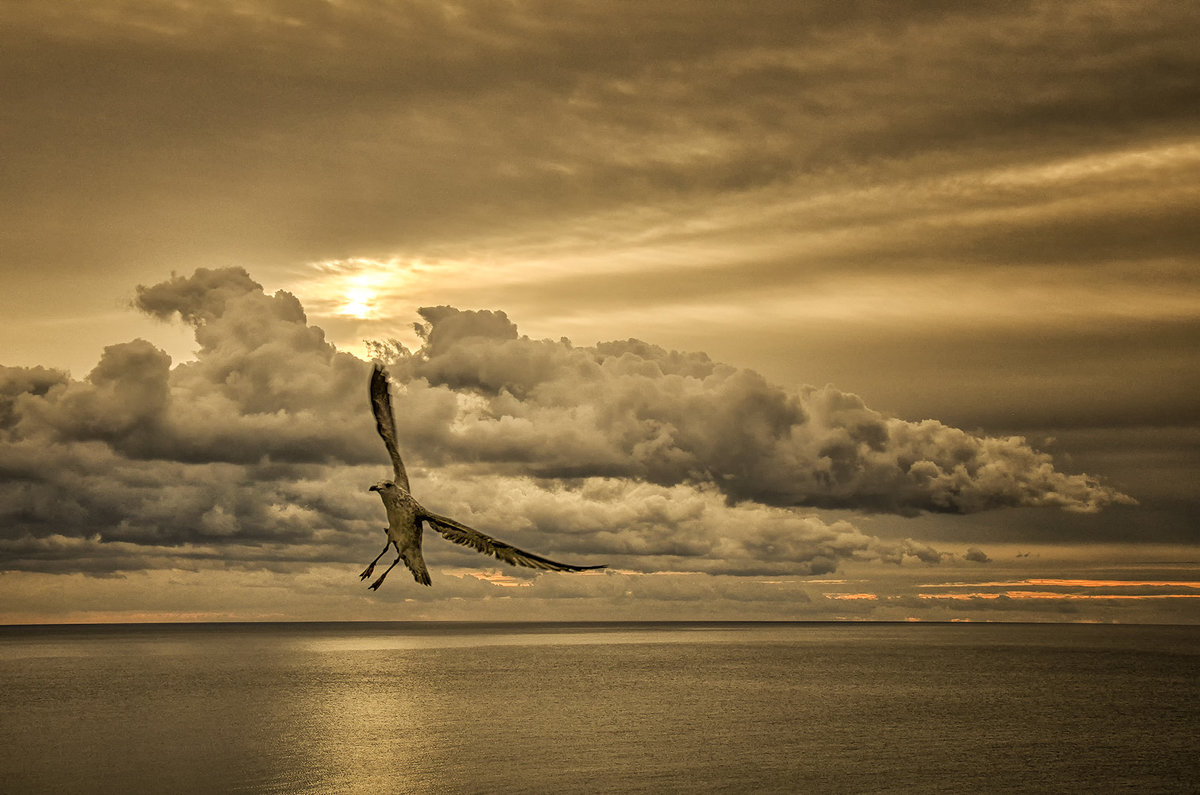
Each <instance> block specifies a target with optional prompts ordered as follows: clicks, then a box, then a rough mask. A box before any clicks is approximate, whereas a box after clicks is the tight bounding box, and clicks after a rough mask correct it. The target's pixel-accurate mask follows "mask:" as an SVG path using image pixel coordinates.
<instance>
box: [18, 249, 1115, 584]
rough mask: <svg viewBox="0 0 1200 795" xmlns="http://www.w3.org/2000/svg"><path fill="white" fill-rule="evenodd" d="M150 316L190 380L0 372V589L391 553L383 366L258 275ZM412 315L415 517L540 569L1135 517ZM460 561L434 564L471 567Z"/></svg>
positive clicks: (877, 550)
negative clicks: (184, 330)
mask: <svg viewBox="0 0 1200 795" xmlns="http://www.w3.org/2000/svg"><path fill="white" fill-rule="evenodd" d="M135 305H136V306H137V307H138V308H139V309H141V310H142V311H144V312H146V313H148V314H150V315H153V316H155V317H158V318H161V319H170V318H173V317H176V316H178V317H179V318H181V319H182V320H183V321H184V322H186V323H188V324H190V325H191V326H192V327H193V328H194V332H195V339H196V343H197V346H198V347H197V350H196V358H195V360H194V361H188V362H183V363H180V364H176V365H174V366H172V365H171V361H170V358H169V357H168V356H167V355H166V354H165V353H163V352H162V351H160V350H158V349H156V348H155V347H154V346H153V345H152V344H150V343H148V342H146V341H144V340H134V341H131V342H127V343H121V344H116V345H111V346H109V347H107V348H106V349H105V350H104V354H103V355H102V357H101V359H100V361H99V363H98V364H97V365H96V367H95V368H94V369H93V370H92V371H91V373H89V374H88V376H87V377H86V378H85V379H83V380H74V379H71V378H70V377H68V376H67V375H66V374H64V373H60V372H57V371H53V370H47V369H44V368H37V367H35V368H12V367H6V368H0V474H2V475H3V479H2V480H0V526H2V527H3V528H4V529H3V533H2V534H0V542H2V543H0V555H2V558H0V559H2V560H3V565H4V567H5V568H8V569H44V570H63V571H69V570H75V571H88V572H92V573H98V572H104V571H125V570H130V569H135V568H138V567H140V566H141V567H154V566H162V565H169V566H181V567H188V566H195V565H202V564H204V563H205V562H209V563H211V562H213V561H225V562H228V563H231V564H233V565H244V566H253V567H265V568H271V567H276V568H285V569H286V568H288V567H295V566H304V565H308V564H313V563H316V562H324V561H337V562H343V561H345V562H349V561H353V560H356V559H357V558H360V557H363V556H364V554H365V552H364V549H365V548H367V547H369V548H370V549H372V550H373V549H374V547H375V546H376V545H377V543H378V539H379V536H380V535H381V533H380V527H381V525H382V522H383V518H382V514H381V512H380V510H379V505H378V504H377V502H376V501H375V500H374V499H373V497H372V495H369V494H368V493H367V492H366V491H365V490H364V488H363V484H365V483H369V482H371V481H373V480H374V479H375V478H376V477H377V476H378V474H379V470H380V469H382V468H384V467H386V456H385V455H384V452H383V449H382V445H381V444H380V442H379V440H378V437H377V436H376V435H375V432H374V426H373V420H372V418H371V416H370V413H369V411H368V409H367V399H366V387H365V385H366V383H367V373H368V371H369V367H370V365H369V364H368V363H367V362H364V361H362V360H360V359H358V358H356V357H354V356H351V355H349V354H347V353H344V352H340V351H338V350H336V349H335V348H334V346H333V345H331V344H330V343H329V342H327V341H326V339H325V337H324V334H323V332H322V331H321V329H320V328H317V327H315V326H312V325H310V324H309V323H308V321H307V317H306V315H305V313H304V310H303V308H302V307H301V305H300V303H299V301H297V299H296V298H295V297H294V296H293V295H291V294H289V293H287V292H284V291H279V292H276V293H274V294H273V295H268V294H267V293H266V292H264V291H263V289H262V287H261V286H260V285H259V284H258V283H257V282H255V281H253V280H252V279H251V278H250V277H249V275H248V274H247V273H246V272H245V271H244V270H242V269H237V268H233V269H225V270H205V269H200V270H197V271H196V272H195V273H194V274H192V275H191V276H186V277H185V276H179V275H176V276H173V277H172V278H170V279H168V280H166V281H163V282H161V283H158V284H154V285H151V286H143V287H139V288H138V290H137V293H136V298H135ZM420 314H421V318H422V320H423V323H422V324H420V336H421V337H422V339H423V342H424V344H423V346H422V347H421V348H420V349H419V350H417V351H408V350H405V349H403V348H402V347H400V346H396V345H392V346H388V345H382V346H380V347H379V350H381V351H382V350H386V351H389V355H390V356H391V358H392V359H393V361H392V362H391V370H392V374H393V377H394V379H395V382H396V384H395V392H396V397H395V400H396V406H397V412H396V413H397V422H398V425H399V431H400V436H401V441H402V445H403V448H404V451H405V457H406V461H407V462H408V463H409V465H410V467H411V468H412V470H413V473H412V474H413V480H414V486H415V487H416V488H417V490H418V492H419V494H418V496H419V498H420V499H422V501H424V502H425V503H426V504H427V505H429V506H430V507H431V508H432V509H433V510H438V511H439V512H442V513H448V514H450V515H453V516H456V517H457V518H459V519H460V520H462V521H464V522H467V523H468V524H472V525H475V526H477V527H479V528H480V529H481V530H484V531H486V532H494V533H495V534H496V535H498V536H500V537H502V538H504V539H505V540H508V541H511V542H512V543H516V544H518V545H522V546H528V547H529V548H532V549H536V550H538V551H539V552H542V553H544V554H553V555H556V556H558V555H572V556H574V557H577V558H579V559H580V560H581V562H585V563H586V562H601V561H603V562H607V563H610V565H614V566H617V567H621V568H625V569H628V570H631V571H642V572H652V571H690V572H705V573H709V574H712V575H727V574H728V575H743V576H744V575H766V574H788V573H790V574H820V573H826V572H832V571H834V570H836V569H837V568H838V566H839V565H840V564H841V563H842V562H844V561H848V560H884V561H891V562H896V563H907V562H923V563H927V564H931V563H938V562H940V561H941V560H943V559H944V558H945V557H946V556H945V555H944V553H940V552H938V551H937V550H935V549H933V548H932V547H929V546H928V545H925V544H923V543H920V542H918V541H914V540H907V541H905V542H902V543H900V544H896V543H891V542H884V541H882V540H880V539H877V538H874V537H872V536H869V535H866V534H864V533H862V532H861V531H860V530H859V529H858V528H857V527H855V526H854V525H852V524H851V523H849V522H847V521H835V522H832V523H829V522H826V521H823V520H822V519H820V518H818V517H816V516H809V515H804V514H802V513H800V512H798V511H796V510H794V508H795V507H796V506H809V507H823V506H837V507H849V508H856V509H862V510H872V511H892V512H898V513H915V512H918V511H955V512H967V511H979V510H985V509H989V508H998V507H1004V506H1016V505H1026V506H1030V505H1042V506H1057V507H1061V508H1065V509H1068V510H1072V511H1095V510H1098V509H1100V508H1102V507H1103V506H1105V505H1107V504H1110V503H1114V502H1123V501H1128V498H1126V497H1124V496H1123V495H1121V494H1119V493H1117V492H1115V491H1114V490H1112V489H1109V488H1107V487H1105V486H1102V485H1099V484H1097V483H1096V482H1094V481H1093V480H1092V479H1090V478H1088V477H1086V476H1083V475H1066V474H1063V473H1061V472H1058V471H1057V470H1055V469H1054V467H1053V466H1052V464H1051V461H1050V459H1049V457H1048V456H1046V455H1044V454H1041V453H1038V452H1036V451H1034V450H1033V449H1032V448H1030V447H1029V446H1028V445H1027V444H1026V443H1025V442H1024V441H1023V440H1022V439H1020V438H1007V439H993V438H987V437H980V436H975V435H972V434H968V433H965V432H963V431H960V430H957V429H954V428H950V427H947V426H945V425H942V424H940V423H937V422H935V421H925V422H920V423H909V422H904V421H902V420H898V419H895V418H891V417H887V416H885V415H883V414H880V413H879V412H875V411H873V410H871V409H869V408H867V407H866V405H865V404H864V403H863V401H862V400H861V399H860V398H858V397H857V396H855V395H852V394H848V393H844V392H841V391H839V390H837V389H835V388H833V387H824V388H821V389H805V390H802V391H800V392H798V393H792V392H788V391H786V390H783V389H781V388H779V387H776V386H773V385H771V384H769V383H768V382H767V381H766V380H765V379H764V378H763V377H761V376H760V375H758V374H756V373H754V372H752V371H749V370H744V369H738V368H735V367H731V366H728V365H724V364H720V363H718V362H714V361H712V360H711V359H710V358H709V357H708V356H706V355H704V354H702V353H682V352H677V351H667V350H664V349H662V348H659V347H657V346H654V345H651V344H648V343H645V342H641V341H638V340H625V341H618V342H608V343H602V344H599V345H596V346H593V347H576V346H574V345H572V344H571V343H570V341H568V340H566V339H560V340H558V341H550V340H533V339H529V338H528V337H524V336H521V335H520V334H519V332H518V329H517V327H516V325H515V324H514V323H513V322H512V321H511V320H510V319H509V318H508V317H507V315H506V314H505V313H504V312H502V311H462V310H458V309H455V308H452V307H446V306H441V307H431V308H425V309H422V310H421V313H420ZM445 546H446V548H445V549H440V550H437V551H434V550H430V553H429V555H430V557H431V558H434V559H437V558H440V559H441V560H443V561H446V562H447V565H455V564H458V565H463V566H478V563H479V561H478V558H477V556H474V555H471V554H470V553H467V552H464V551H462V550H459V549H457V548H454V547H451V546H450V545H445ZM371 554H373V552H372V553H371ZM435 565H436V564H435ZM517 576H526V575H525V574H520V575H517Z"/></svg>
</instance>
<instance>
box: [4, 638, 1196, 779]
mask: <svg viewBox="0 0 1200 795" xmlns="http://www.w3.org/2000/svg"><path fill="white" fill-rule="evenodd" d="M1198 663H1200V627H1158V626H1094V625H1028V624H1026V625H1019V624H849V623H847V624H829V623H816V624H811V623H810V624H775V623H766V624H763V623H747V624H741V623H737V624H728V623H689V624H658V623H651V624H640V623H639V624H628V623H625V624H470V623H408V622H405V623H383V624H380V623H346V624H190V625H179V624H175V625H163V624H158V625H105V626H68V627H0V791H3V792H5V793H21V792H56V793H57V792H121V793H124V792H164V793H176V792H289V793H290V792H321V793H324V792H370V793H376V794H379V793H392V792H696V791H708V792H922V793H926V792H1114V791H1130V792H1132V791H1137V792H1196V791H1200V740H1198V739H1197V738H1198V736H1200V734H1198V729H1200V664H1198Z"/></svg>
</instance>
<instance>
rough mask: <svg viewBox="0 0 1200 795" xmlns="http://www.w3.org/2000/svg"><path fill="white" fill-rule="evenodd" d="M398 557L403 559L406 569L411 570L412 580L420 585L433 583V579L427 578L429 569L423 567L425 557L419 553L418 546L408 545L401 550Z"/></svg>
mask: <svg viewBox="0 0 1200 795" xmlns="http://www.w3.org/2000/svg"><path fill="white" fill-rule="evenodd" d="M400 557H401V558H403V559H404V565H405V566H408V570H409V571H411V572H412V575H413V579H414V580H416V581H417V582H419V583H421V585H433V580H431V579H429V569H427V568H426V567H425V558H424V557H423V556H422V555H421V550H420V548H413V547H409V548H408V549H405V550H402V551H401V552H400Z"/></svg>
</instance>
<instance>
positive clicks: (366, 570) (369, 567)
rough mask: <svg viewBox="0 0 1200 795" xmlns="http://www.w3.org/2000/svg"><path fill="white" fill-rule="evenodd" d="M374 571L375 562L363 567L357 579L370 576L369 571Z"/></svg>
mask: <svg viewBox="0 0 1200 795" xmlns="http://www.w3.org/2000/svg"><path fill="white" fill-rule="evenodd" d="M374 571H375V564H374V563H372V564H371V565H370V566H367V567H366V568H365V569H363V573H362V574H360V575H358V579H360V580H365V579H367V578H368V577H370V576H371V573H372V572H374Z"/></svg>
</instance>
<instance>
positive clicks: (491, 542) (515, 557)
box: [423, 513, 604, 571]
mask: <svg viewBox="0 0 1200 795" xmlns="http://www.w3.org/2000/svg"><path fill="white" fill-rule="evenodd" d="M423 518H424V519H425V521H427V522H428V523H429V525H430V527H432V528H433V529H434V530H437V531H438V532H439V533H441V534H442V537H443V538H445V539H446V540H447V541H453V542H454V543H455V544H461V545H462V546H464V547H470V548H471V549H473V550H475V551H476V552H482V553H483V554H485V555H491V556H492V557H494V558H498V559H499V560H502V561H504V562H505V563H510V564H512V565H514V566H525V567H527V568H530V569H543V570H546V571H587V570H589V569H603V568H604V566H573V565H571V564H570V563H559V562H558V561H554V560H550V559H549V558H543V557H542V556H541V555H535V554H534V553H532V552H526V551H525V550H523V549H517V548H516V547H514V546H513V545H512V544H506V543H505V542H503V541H500V540H499V539H496V538H492V537H491V536H489V535H486V534H485V533H481V532H479V531H478V530H474V529H472V528H470V527H467V526H466V525H465V524H461V523H459V522H456V521H454V520H453V519H448V518H447V517H445V516H438V515H437V514H432V513H426V514H425V515H424V516H423Z"/></svg>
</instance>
